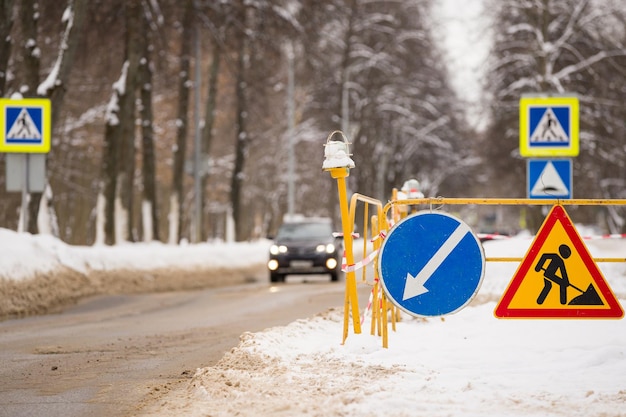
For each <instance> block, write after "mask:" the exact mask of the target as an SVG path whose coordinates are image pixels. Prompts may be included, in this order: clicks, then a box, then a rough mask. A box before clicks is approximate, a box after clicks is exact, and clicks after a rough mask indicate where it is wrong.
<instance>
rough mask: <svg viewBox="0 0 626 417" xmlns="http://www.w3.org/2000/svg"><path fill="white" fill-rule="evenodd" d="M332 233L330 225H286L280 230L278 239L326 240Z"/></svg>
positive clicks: (318, 223)
mask: <svg viewBox="0 0 626 417" xmlns="http://www.w3.org/2000/svg"><path fill="white" fill-rule="evenodd" d="M332 233H333V230H332V227H331V225H330V223H320V222H317V223H285V224H283V225H282V226H281V227H280V229H278V234H277V235H276V238H277V239H282V240H298V239H318V238H324V239H325V238H328V237H330V236H331V235H332Z"/></svg>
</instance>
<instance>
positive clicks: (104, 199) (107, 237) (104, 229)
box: [95, 61, 128, 245]
mask: <svg viewBox="0 0 626 417" xmlns="http://www.w3.org/2000/svg"><path fill="white" fill-rule="evenodd" d="M127 69H128V61H126V62H124V65H123V66H122V73H121V75H120V78H119V79H118V80H117V82H115V84H113V95H112V96H111V100H110V101H109V105H108V106H107V112H106V116H105V117H106V127H105V131H104V146H103V150H102V166H101V172H100V178H101V179H100V190H99V193H98V201H97V207H96V241H95V243H96V244H107V245H112V244H114V243H115V215H114V214H115V189H116V185H117V167H118V160H119V156H120V136H121V126H120V120H119V113H120V105H119V102H120V97H121V95H122V94H123V93H124V85H125V79H126V73H127Z"/></svg>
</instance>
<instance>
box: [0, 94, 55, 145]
mask: <svg viewBox="0 0 626 417" xmlns="http://www.w3.org/2000/svg"><path fill="white" fill-rule="evenodd" d="M50 107H51V105H50V100H49V99H43V98H37V99H23V100H13V99H0V114H1V115H2V117H0V132H2V137H1V138H0V152H9V153H11V152H13V153H48V152H50V137H51V115H50Z"/></svg>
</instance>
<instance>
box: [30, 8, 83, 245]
mask: <svg viewBox="0 0 626 417" xmlns="http://www.w3.org/2000/svg"><path fill="white" fill-rule="evenodd" d="M86 9H87V2H86V0H69V1H68V9H67V10H68V12H69V13H68V15H69V17H70V19H68V20H67V21H66V26H65V31H64V33H63V36H62V40H61V45H60V47H59V54H58V56H57V59H56V63H55V65H54V67H53V68H52V70H51V71H50V74H49V75H48V78H47V79H46V80H45V81H44V82H43V83H42V84H40V85H39V87H38V88H37V93H38V94H39V95H40V96H44V97H49V98H50V101H51V107H52V115H51V117H52V126H51V127H50V128H51V130H52V132H54V128H55V126H56V122H57V121H58V118H59V114H60V113H61V107H62V106H63V98H64V97H65V92H66V86H67V83H68V80H69V77H70V73H71V71H72V66H73V64H74V53H75V51H76V47H77V46H78V43H79V41H80V37H81V34H82V29H83V22H84V20H85V12H86ZM46 187H47V188H49V187H50V184H49V183H48V184H47V186H46ZM37 194H38V193H37ZM35 196H36V194H34V193H33V197H35ZM52 196H53V193H52V189H50V190H48V192H46V193H45V194H43V195H42V194H39V195H38V197H39V198H31V200H30V203H29V212H30V216H29V217H30V218H33V217H34V215H35V213H37V217H39V213H40V212H41V210H42V209H44V208H45V210H46V211H47V213H45V215H43V216H42V218H41V219H37V229H36V230H37V231H39V232H42V230H44V229H45V230H49V231H52V232H53V234H54V235H55V236H57V237H58V234H55V233H58V230H59V225H58V224H56V222H57V216H56V213H55V210H54V204H53V200H52ZM41 198H46V199H47V201H45V202H42V201H41ZM43 219H46V220H47V221H50V222H54V224H47V225H41V222H43V221H44V220H43Z"/></svg>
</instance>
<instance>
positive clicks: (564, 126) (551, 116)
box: [519, 97, 579, 157]
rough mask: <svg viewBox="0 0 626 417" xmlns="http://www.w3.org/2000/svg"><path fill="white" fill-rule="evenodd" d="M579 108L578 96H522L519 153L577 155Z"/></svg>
mask: <svg viewBox="0 0 626 417" xmlns="http://www.w3.org/2000/svg"><path fill="white" fill-rule="evenodd" d="M578 112H579V105H578V98H577V97H522V98H521V99H520V113H519V123H520V126H519V130H520V147H519V149H520V155H522V156H526V157H528V156H531V157H532V156H548V157H549V156H578V152H579V146H578Z"/></svg>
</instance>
